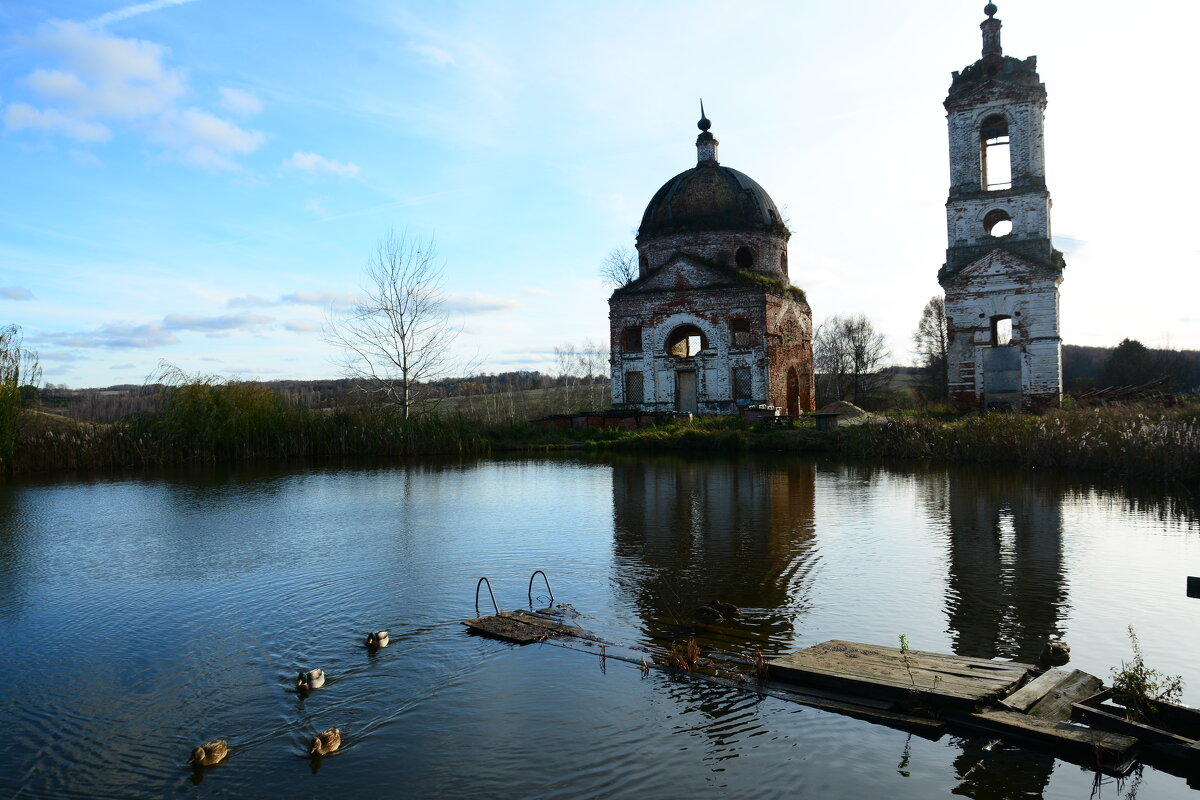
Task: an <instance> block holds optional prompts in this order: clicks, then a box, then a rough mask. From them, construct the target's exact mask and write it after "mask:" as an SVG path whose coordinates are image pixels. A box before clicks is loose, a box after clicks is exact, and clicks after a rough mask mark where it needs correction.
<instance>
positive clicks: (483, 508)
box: [0, 459, 1200, 798]
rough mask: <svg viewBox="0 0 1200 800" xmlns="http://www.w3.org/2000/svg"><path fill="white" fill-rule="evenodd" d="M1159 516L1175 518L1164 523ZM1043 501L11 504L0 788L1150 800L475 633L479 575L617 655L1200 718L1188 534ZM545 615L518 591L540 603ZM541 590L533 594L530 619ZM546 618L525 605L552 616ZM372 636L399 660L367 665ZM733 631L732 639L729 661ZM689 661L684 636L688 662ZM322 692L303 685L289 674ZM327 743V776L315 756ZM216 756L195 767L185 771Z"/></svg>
mask: <svg viewBox="0 0 1200 800" xmlns="http://www.w3.org/2000/svg"><path fill="white" fill-rule="evenodd" d="M1174 500H1178V498H1175V499H1174ZM1184 500H1185V503H1184V504H1183V505H1179V504H1178V503H1175V502H1173V499H1172V498H1161V497H1154V496H1153V495H1150V496H1146V497H1136V498H1130V497H1128V496H1126V495H1125V494H1122V493H1120V492H1117V491H1109V490H1105V489H1103V488H1094V487H1090V486H1087V485H1081V484H1074V485H1072V484H1066V483H1064V482H1062V481H1058V480H1055V479H1053V478H1052V477H1051V476H1045V477H1043V476H1037V475H1036V474H1034V475H1014V474H1002V475H991V476H989V475H986V474H980V473H976V472H963V471H945V470H922V471H912V470H911V469H898V470H893V469H884V468H871V469H866V468H863V467H851V466H841V465H836V464H820V463H816V464H815V463H810V462H803V461H788V462H772V461H697V460H675V459H661V460H650V459H612V460H568V459H551V460H508V461H500V460H494V461H472V462H463V463H439V464H422V465H416V466H403V467H390V466H389V467H386V468H362V467H353V468H292V469H290V470H265V471H264V470H261V469H254V470H237V471H220V472H208V473H203V474H195V473H188V474H173V475H167V476H155V477H145V478H125V479H105V480H94V481H80V482H69V481H56V482H42V483H36V482H26V483H20V484H16V485H11V486H2V487H0V675H2V678H3V680H2V682H0V719H2V720H3V725H4V740H3V744H2V745H0V797H21V798H26V797H55V798H59V797H62V798H67V797H95V798H112V797H122V798H125V797H128V798H142V797H178V796H185V797H186V796H211V797H237V798H257V797H281V798H298V797H522V798H525V797H562V798H580V797H609V796H617V797H626V796H628V797H633V796H637V797H666V796H697V797H707V796H731V797H732V796H749V795H753V796H755V797H782V796H788V797H813V798H832V797H884V796H887V797H896V798H909V797H911V798H930V797H948V796H951V795H964V796H968V797H975V798H1002V797H1013V798H1016V797H1043V796H1044V797H1048V798H1051V797H1064V798H1088V797H1110V798H1133V797H1135V796H1140V797H1142V798H1172V797H1185V796H1192V795H1193V793H1192V792H1191V790H1189V789H1188V787H1187V784H1186V782H1185V781H1183V780H1181V779H1179V778H1175V777H1173V776H1171V775H1168V774H1165V773H1161V772H1158V771H1156V770H1153V769H1151V768H1149V767H1147V768H1145V769H1143V770H1142V771H1141V773H1140V774H1137V775H1134V776H1132V777H1130V778H1128V779H1126V780H1124V781H1121V782H1117V781H1113V780H1111V779H1108V778H1105V779H1103V780H1102V781H1101V782H1100V783H1099V785H1096V784H1095V783H1094V782H1095V781H1096V780H1097V778H1096V776H1095V775H1094V774H1093V773H1092V772H1089V771H1086V770H1083V769H1081V768H1080V767H1078V766H1075V765H1073V764H1071V763H1068V762H1064V761H1059V760H1056V759H1054V758H1051V757H1048V756H1045V755H1040V754H1038V753H1036V752H1032V751H1025V750H1016V749H1009V748H1005V747H1003V746H1000V747H993V748H991V749H988V750H985V749H984V747H985V745H988V744H989V741H990V740H989V739H988V738H978V739H974V738H963V737H958V736H950V735H947V736H944V737H942V738H941V739H940V740H938V741H929V740H926V739H922V738H919V737H910V736H909V735H908V734H906V733H904V732H902V731H898V730H894V729H891V728H888V727H883V726H879V725H873V724H870V723H867V722H862V721H858V720H853V719H849V718H846V717H842V716H839V715H836V714H832V713H827V712H823V711H819V710H814V709H809V708H803V707H800V706H797V705H795V704H791V703H787V702H785V701H782V700H777V699H771V698H767V699H760V698H758V697H757V696H755V695H751V694H746V693H742V692H739V691H736V690H731V689H724V688H718V687H714V686H711V685H706V684H701V683H697V682H695V681H689V680H680V679H674V678H670V677H667V676H664V675H661V674H652V675H650V676H649V677H643V676H642V674H641V673H640V671H639V670H638V669H636V668H635V667H633V666H632V665H629V664H626V663H622V662H616V661H612V660H610V661H609V662H608V663H607V665H606V667H605V668H602V666H601V664H600V662H599V659H597V658H595V657H592V656H589V655H587V654H584V653H580V652H575V651H571V650H567V649H563V648H560V647H554V646H550V645H531V646H529V647H523V648H522V647H516V646H512V645H507V644H503V643H500V642H496V641H491V640H487V639H483V638H479V637H474V636H471V635H469V634H468V633H466V631H465V629H464V628H462V627H461V626H460V625H459V624H458V621H459V620H461V619H465V618H467V617H469V616H473V611H474V607H473V598H474V588H475V582H476V580H477V579H478V578H479V577H480V576H481V575H486V576H488V577H490V578H491V580H492V583H493V585H494V586H495V589H496V594H497V599H498V601H499V602H500V605H501V606H502V607H505V608H514V607H518V606H523V605H526V603H527V600H526V586H527V583H528V580H529V576H530V573H531V572H532V571H533V570H535V569H545V570H546V571H547V572H548V573H549V576H550V580H551V582H552V584H553V587H554V591H555V594H556V599H557V600H558V601H559V602H570V603H572V604H573V605H574V606H575V607H576V608H577V609H579V610H580V611H581V612H583V613H584V614H585V615H586V617H585V618H584V619H583V620H581V622H582V623H583V624H584V625H585V626H587V627H590V628H592V629H593V630H596V631H598V632H601V633H603V634H604V635H606V636H608V637H609V638H610V639H613V640H615V641H620V642H623V643H627V644H635V645H643V646H648V647H652V648H657V649H661V648H662V647H663V646H664V644H665V643H667V642H669V641H670V640H672V639H677V638H681V637H684V636H689V635H693V634H696V633H701V634H703V632H702V631H699V629H695V628H693V627H691V626H690V625H689V623H688V618H689V617H690V615H691V611H692V609H694V608H695V607H696V606H698V605H701V604H703V603H706V602H708V601H710V600H711V599H713V598H718V599H721V600H725V601H728V602H732V603H736V604H737V605H739V606H742V607H743V609H744V610H745V617H744V618H743V619H741V620H738V621H737V624H736V625H732V626H729V627H728V628H727V630H726V631H724V632H723V633H719V634H713V633H710V634H708V635H709V636H710V637H714V636H717V635H720V636H721V637H722V642H723V643H724V644H726V645H728V643H729V642H730V641H731V640H733V641H738V640H740V641H743V642H745V643H746V645H747V650H749V649H751V648H752V647H753V646H754V645H759V646H761V647H762V648H763V649H764V650H765V651H767V652H768V653H769V654H776V653H782V652H786V651H790V650H794V649H799V648H801V647H805V646H808V645H810V644H814V643H817V642H821V641H824V640H826V639H831V638H844V639H853V640H858V641H864V642H875V643H880V644H893V645H894V644H895V643H896V641H897V637H898V635H899V634H900V633H905V634H907V636H908V639H909V642H910V643H911V645H912V646H913V647H914V648H917V649H923V650H937V651H953V652H955V653H960V654H963V655H971V656H981V657H1001V658H1020V659H1025V660H1029V659H1033V658H1035V657H1036V655H1037V653H1038V652H1039V650H1040V648H1041V644H1042V642H1043V641H1044V640H1045V639H1046V638H1047V637H1051V636H1062V638H1064V639H1065V640H1066V641H1068V642H1069V643H1070V644H1071V646H1072V653H1073V661H1072V666H1076V667H1078V668H1080V669H1084V670H1087V671H1089V672H1092V673H1094V674H1096V675H1100V676H1102V677H1107V676H1108V674H1109V668H1110V667H1111V666H1113V665H1116V664H1117V663H1118V662H1119V661H1120V660H1121V659H1123V658H1128V657H1129V654H1130V653H1129V646H1128V642H1127V640H1126V638H1125V628H1126V626H1127V625H1130V624H1132V625H1133V626H1135V628H1136V629H1137V632H1138V634H1139V635H1140V637H1141V641H1142V646H1143V649H1144V652H1145V655H1146V660H1147V663H1149V664H1150V665H1151V666H1155V667H1157V668H1159V669H1161V670H1164V671H1166V672H1170V673H1182V674H1183V675H1184V677H1185V679H1189V681H1190V682H1189V684H1188V686H1187V689H1186V694H1185V698H1184V699H1185V702H1188V703H1189V704H1191V705H1200V666H1198V665H1200V636H1198V635H1197V634H1200V623H1198V620H1200V600H1194V599H1188V598H1187V597H1186V596H1185V592H1184V584H1185V581H1184V578H1185V576H1186V575H1187V574H1188V573H1189V572H1191V573H1192V574H1197V573H1200V524H1198V523H1197V521H1196V519H1195V517H1194V515H1193V514H1192V513H1190V512H1189V510H1188V506H1187V505H1186V498H1185V499H1184ZM535 593H536V591H535ZM535 599H536V598H535ZM545 600H546V596H545V590H544V589H543V590H542V598H541V602H540V603H539V607H540V605H542V604H544V602H545ZM380 628H386V629H388V630H390V631H391V634H392V642H393V644H392V646H391V647H389V648H387V649H386V650H383V651H380V652H378V653H375V654H371V653H368V652H367V651H366V650H365V649H363V648H362V647H360V646H359V641H360V639H361V637H362V636H363V635H364V634H365V633H366V631H368V630H372V629H380ZM731 637H732V639H731ZM700 641H701V642H702V643H704V642H705V638H704V636H703V635H701V637H700ZM317 666H319V667H323V668H324V669H325V670H326V672H327V673H328V675H329V682H328V684H327V685H326V686H325V688H323V689H320V690H318V691H316V692H314V693H313V694H311V695H309V696H308V697H300V696H298V695H297V694H296V693H295V692H294V691H293V690H292V689H293V686H294V682H295V675H296V672H297V670H298V669H299V668H301V667H317ZM333 725H337V726H340V727H341V729H342V732H343V735H344V737H345V743H344V745H343V749H342V751H341V752H339V753H337V754H335V755H333V756H331V757H327V758H325V759H323V760H321V761H317V762H310V760H309V759H308V758H307V757H305V755H304V753H305V748H306V744H307V741H308V740H309V739H310V738H311V736H312V735H313V732H315V731H319V730H324V729H325V728H327V727H330V726H333ZM217 737H227V738H228V739H229V741H230V745H231V747H232V748H233V751H234V752H233V754H232V755H231V756H230V758H229V760H228V761H227V762H226V763H225V764H223V765H220V766H218V767H215V768H212V769H209V770H207V771H205V772H203V773H193V772H192V771H191V770H190V769H188V768H186V767H184V766H183V762H184V761H185V760H186V758H187V754H188V751H189V750H190V748H191V747H193V746H195V745H196V744H198V743H200V742H203V741H206V740H208V739H212V738H217Z"/></svg>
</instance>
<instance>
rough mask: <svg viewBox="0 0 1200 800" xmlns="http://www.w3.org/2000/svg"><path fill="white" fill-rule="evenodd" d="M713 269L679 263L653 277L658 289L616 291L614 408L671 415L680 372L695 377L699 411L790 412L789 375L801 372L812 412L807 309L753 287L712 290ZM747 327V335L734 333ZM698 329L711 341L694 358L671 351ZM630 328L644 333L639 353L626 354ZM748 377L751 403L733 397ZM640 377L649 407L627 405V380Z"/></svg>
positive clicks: (804, 403) (805, 404) (612, 304)
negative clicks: (765, 408)
mask: <svg viewBox="0 0 1200 800" xmlns="http://www.w3.org/2000/svg"><path fill="white" fill-rule="evenodd" d="M713 274H714V273H713V270H712V268H711V267H710V266H708V265H704V264H700V263H698V262H693V261H689V260H688V259H674V260H673V261H672V262H671V263H670V265H669V266H668V267H666V268H665V269H664V270H663V271H662V272H660V273H659V274H657V275H655V276H654V279H655V280H653V281H652V283H653V285H654V288H648V289H646V288H643V289H641V290H634V291H618V292H616V293H614V295H613V297H612V298H611V299H610V300H609V331H610V337H611V338H610V347H611V352H612V397H613V404H614V405H615V406H617V407H622V408H632V407H636V408H640V409H644V410H646V411H673V410H675V405H676V380H677V374H678V373H679V372H680V371H694V372H695V375H696V390H697V409H696V410H697V412H698V413H701V414H728V413H733V412H735V411H737V408H738V404H737V402H736V401H737V400H739V399H743V400H748V401H749V402H751V403H754V404H758V403H771V404H772V405H779V406H781V407H786V385H787V369H788V368H789V367H790V368H794V369H796V370H797V374H798V376H799V384H800V403H801V407H802V408H803V409H807V410H811V408H812V402H813V397H812V381H813V378H812V314H811V311H810V310H809V308H808V304H807V303H805V302H804V301H802V300H799V299H797V298H796V297H794V296H792V295H790V294H778V293H775V292H772V291H769V290H767V289H765V288H763V287H760V286H757V285H754V284H731V283H729V282H728V281H726V282H724V283H722V284H720V285H713ZM735 320H737V321H741V322H742V323H744V325H745V333H744V334H742V336H741V337H736V336H735V334H734V330H733V326H732V324H731V323H733V322H734V321H735ZM684 325H693V326H695V327H696V328H698V329H699V330H700V331H701V333H702V334H703V337H704V339H705V341H706V347H705V348H704V350H702V351H701V352H699V353H697V354H695V355H693V356H688V357H680V356H675V355H671V354H670V353H668V352H667V341H668V337H670V336H671V334H672V332H673V331H676V330H677V329H678V328H679V327H680V326H684ZM627 327H640V328H641V332H642V335H641V344H642V347H641V350H640V351H630V350H629V349H628V348H626V347H625V344H626V343H625V342H624V341H623V332H624V330H625V329H626V328H627ZM739 368H748V369H749V370H750V380H751V395H752V396H751V397H750V398H735V397H734V392H733V381H734V371H735V370H737V369H739ZM629 372H638V373H640V374H641V376H642V389H643V401H642V403H640V404H635V403H629V402H627V399H626V386H625V377H626V375H627V374H628V373H629Z"/></svg>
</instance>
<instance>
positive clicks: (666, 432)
mask: <svg viewBox="0 0 1200 800" xmlns="http://www.w3.org/2000/svg"><path fill="white" fill-rule="evenodd" d="M941 416H944V415H941ZM613 446H615V447H619V448H630V449H645V450H658V451H661V450H664V449H669V450H678V451H693V452H694V451H697V450H707V451H714V452H729V451H737V450H746V451H770V452H783V453H797V454H831V455H840V456H845V457H851V458H865V459H884V458H887V459H919V460H924V461H935V462H939V463H960V464H961V463H969V464H995V465H1003V466H1016V467H1038V468H1045V469H1059V470H1081V471H1091V472H1102V473H1106V474H1110V475H1117V476H1135V477H1138V478H1145V479H1161V480H1172V481H1192V482H1195V481H1197V480H1200V405H1191V406H1181V407H1180V406H1177V407H1172V408H1149V407H1136V406H1121V407H1110V408H1089V409H1062V410H1058V411H1053V412H1050V413H1047V414H1043V415H1032V414H987V415H982V416H981V415H969V416H966V415H964V416H961V417H958V418H951V419H944V418H940V417H935V416H932V415H931V416H923V415H913V414H905V415H895V416H884V417H879V418H878V419H877V420H875V421H873V422H871V423H869V424H862V425H855V426H848V427H841V428H838V429H837V430H836V431H817V430H815V429H813V428H812V427H799V428H795V429H787V428H784V429H774V430H762V429H751V428H749V427H748V426H746V425H744V424H743V423H741V422H740V420H737V419H722V420H713V421H711V422H707V421H702V422H701V423H693V424H692V425H690V426H670V427H665V428H656V429H652V430H646V431H638V432H634V433H630V434H627V435H626V436H623V437H622V438H621V439H620V440H618V441H617V442H615V443H614V445H613Z"/></svg>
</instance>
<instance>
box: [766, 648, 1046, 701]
mask: <svg viewBox="0 0 1200 800" xmlns="http://www.w3.org/2000/svg"><path fill="white" fill-rule="evenodd" d="M770 668H771V674H772V675H773V676H776V677H779V678H782V679H784V680H793V681H800V682H811V683H819V684H826V685H829V684H832V685H836V686H839V687H842V688H846V689H850V690H852V691H856V692H860V693H862V694H865V695H868V696H871V695H874V696H881V695H882V696H885V697H891V698H904V697H905V695H909V696H911V695H913V694H917V695H922V696H928V697H932V698H935V699H936V698H943V699H950V700H953V701H955V702H960V703H965V704H972V705H977V704H980V703H982V702H985V701H987V700H989V699H992V698H994V697H998V696H1000V695H1001V694H1003V693H1004V692H1006V691H1008V690H1009V689H1010V688H1011V687H1012V686H1013V685H1015V684H1016V683H1017V682H1019V681H1021V680H1023V679H1024V677H1025V676H1026V675H1027V674H1028V672H1029V670H1031V669H1032V668H1033V667H1032V665H1029V664H1015V663H1011V662H996V661H987V660H985V659H980V658H971V657H967V656H955V655H949V654H940V653H930V652H926V651H914V650H909V651H901V650H900V649H899V648H896V647H886V646H883V645H867V644H860V643H857V642H846V641H841V640H832V641H828V642H823V643H821V644H819V645H814V646H812V647H809V648H807V649H805V650H801V651H800V652H798V653H790V654H788V655H786V656H782V657H780V658H777V659H775V660H773V661H771V662H770Z"/></svg>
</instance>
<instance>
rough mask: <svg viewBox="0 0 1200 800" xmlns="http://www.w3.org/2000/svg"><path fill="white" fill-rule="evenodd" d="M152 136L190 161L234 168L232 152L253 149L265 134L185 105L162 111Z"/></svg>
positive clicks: (247, 151) (236, 152)
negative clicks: (174, 109) (176, 108)
mask: <svg viewBox="0 0 1200 800" xmlns="http://www.w3.org/2000/svg"><path fill="white" fill-rule="evenodd" d="M152 138H153V139H154V140H155V141H158V142H162V143H163V144H166V145H168V146H169V147H171V148H172V149H174V150H176V151H178V152H179V153H180V155H181V157H182V158H183V159H184V160H185V161H187V162H189V163H192V164H197V165H199V166H202V167H208V168H210V169H234V168H236V167H237V164H236V163H235V162H234V161H233V160H232V159H231V158H230V157H231V156H239V155H247V154H249V153H253V152H254V151H255V150H257V149H258V148H259V147H261V146H262V144H263V142H265V141H266V138H267V137H266V136H264V135H263V134H262V133H261V132H260V131H254V130H245V129H244V128H240V127H238V126H237V125H235V124H233V123H232V122H230V121H229V120H226V119H222V118H221V117H218V116H215V115H213V114H210V113H208V112H207V111H203V110H201V109H199V108H185V109H184V110H183V111H168V112H166V113H165V114H163V115H161V116H160V117H159V120H158V124H157V125H156V126H155V128H154V131H153V133H152Z"/></svg>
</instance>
